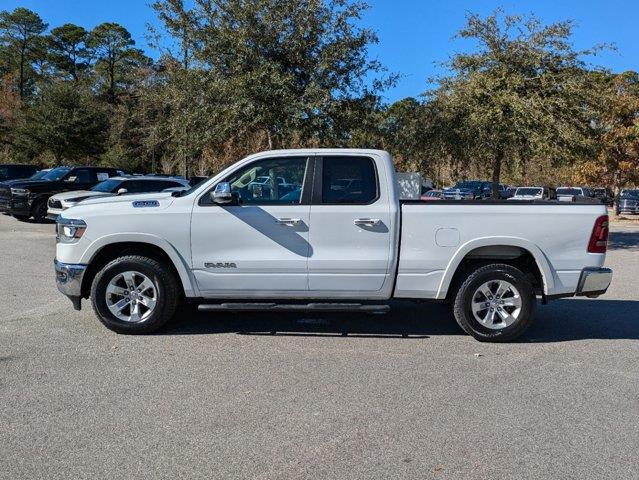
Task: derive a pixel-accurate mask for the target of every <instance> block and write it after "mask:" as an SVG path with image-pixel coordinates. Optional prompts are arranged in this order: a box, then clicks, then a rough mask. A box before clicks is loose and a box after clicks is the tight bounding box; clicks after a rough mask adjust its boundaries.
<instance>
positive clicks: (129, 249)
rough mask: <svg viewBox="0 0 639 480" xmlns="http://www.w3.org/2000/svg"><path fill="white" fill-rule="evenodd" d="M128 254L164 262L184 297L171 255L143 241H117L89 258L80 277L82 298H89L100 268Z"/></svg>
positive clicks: (182, 287) (182, 286)
mask: <svg viewBox="0 0 639 480" xmlns="http://www.w3.org/2000/svg"><path fill="white" fill-rule="evenodd" d="M129 255H139V256H144V257H148V258H152V259H154V260H157V261H158V262H160V263H162V264H165V265H166V266H167V267H168V268H170V269H171V271H172V273H173V275H174V276H175V278H176V279H177V280H178V285H179V286H180V295H181V298H182V299H184V298H185V297H186V295H185V292H184V285H183V284H182V282H181V281H180V274H179V272H178V270H177V268H176V266H175V264H174V263H173V260H171V257H170V256H169V255H168V254H167V253H166V252H165V251H164V250H163V249H162V248H160V247H158V246H157V245H153V244H150V243H143V242H117V243H110V244H108V245H105V246H104V247H102V248H101V249H100V250H98V251H97V252H96V253H95V254H94V255H93V257H92V258H91V261H90V262H89V263H88V268H87V271H86V272H85V274H84V277H83V278H82V290H81V291H82V298H89V294H90V292H91V285H92V283H93V279H94V278H95V276H96V275H97V273H98V272H99V271H100V270H102V268H104V267H105V266H106V265H107V264H108V263H109V262H111V261H112V260H115V259H116V258H118V257H123V256H129Z"/></svg>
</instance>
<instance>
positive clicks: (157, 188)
mask: <svg viewBox="0 0 639 480" xmlns="http://www.w3.org/2000/svg"><path fill="white" fill-rule="evenodd" d="M204 179H206V177H191V178H190V179H188V180H187V179H185V178H182V177H169V176H164V175H128V174H125V173H124V172H122V171H121V170H116V169H115V168H108V167H56V168H52V169H44V170H37V168H36V167H34V166H31V165H0V212H1V213H6V214H10V215H12V216H14V217H15V218H17V219H19V220H27V219H29V218H33V219H34V220H36V221H43V220H45V219H46V218H49V219H55V218H56V217H57V216H58V215H59V214H60V213H62V211H63V210H65V209H67V208H70V207H72V206H74V205H76V204H77V203H78V202H81V201H85V200H86V201H90V199H92V198H103V197H107V196H115V195H124V194H128V193H152V192H161V191H172V190H187V189H189V188H191V187H192V186H194V185H196V184H198V183H200V182H201V181H203V180H204Z"/></svg>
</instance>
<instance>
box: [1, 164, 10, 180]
mask: <svg viewBox="0 0 639 480" xmlns="http://www.w3.org/2000/svg"><path fill="white" fill-rule="evenodd" d="M7 177H9V167H0V180H5V179H6V178H7Z"/></svg>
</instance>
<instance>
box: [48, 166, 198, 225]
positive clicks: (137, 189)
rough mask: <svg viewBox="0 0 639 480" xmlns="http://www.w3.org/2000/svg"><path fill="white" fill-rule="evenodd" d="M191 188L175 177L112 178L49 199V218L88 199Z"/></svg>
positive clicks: (54, 217)
mask: <svg viewBox="0 0 639 480" xmlns="http://www.w3.org/2000/svg"><path fill="white" fill-rule="evenodd" d="M176 187H179V188H186V189H188V188H190V186H189V182H188V181H187V180H185V179H183V178H174V177H157V176H148V177H124V176H123V177H112V178H109V179H108V180H105V181H103V182H100V183H98V184H97V185H96V186H95V187H93V188H92V189H91V190H80V191H73V192H63V193H58V194H57V195H53V196H52V197H50V198H49V201H48V204H47V207H48V208H47V218H49V219H52V220H55V219H56V218H57V217H58V215H60V214H61V213H62V212H63V211H64V210H66V209H67V208H71V207H73V206H75V205H77V204H78V203H79V202H81V201H82V200H86V199H88V198H99V197H113V196H116V195H123V194H127V193H152V192H161V191H162V190H166V189H168V188H176Z"/></svg>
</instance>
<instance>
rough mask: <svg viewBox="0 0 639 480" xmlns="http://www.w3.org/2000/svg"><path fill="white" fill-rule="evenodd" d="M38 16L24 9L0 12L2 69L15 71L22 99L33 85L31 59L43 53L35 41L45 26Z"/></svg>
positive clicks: (9, 71)
mask: <svg viewBox="0 0 639 480" xmlns="http://www.w3.org/2000/svg"><path fill="white" fill-rule="evenodd" d="M47 26H48V25H47V24H46V23H44V22H43V21H42V19H41V18H40V16H39V15H38V14H37V13H35V12H32V11H31V10H29V9H27V8H16V9H15V10H14V11H13V12H8V11H2V12H0V49H1V52H0V53H1V54H2V57H3V60H4V61H3V66H2V68H3V70H4V71H3V72H0V73H5V74H6V73H14V72H16V71H17V72H18V75H17V78H18V90H19V92H20V98H21V99H25V97H26V96H27V93H29V89H30V88H32V86H33V84H32V83H33V77H34V72H33V69H32V68H31V65H32V63H31V62H32V61H35V60H37V59H38V57H39V56H41V54H42V48H39V47H41V43H40V42H39V41H38V39H39V38H41V35H42V33H44V31H45V30H46V29H47Z"/></svg>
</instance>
